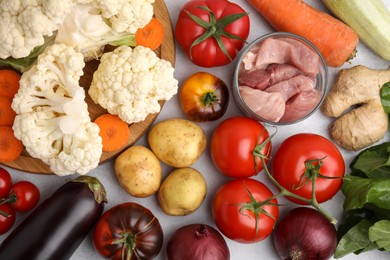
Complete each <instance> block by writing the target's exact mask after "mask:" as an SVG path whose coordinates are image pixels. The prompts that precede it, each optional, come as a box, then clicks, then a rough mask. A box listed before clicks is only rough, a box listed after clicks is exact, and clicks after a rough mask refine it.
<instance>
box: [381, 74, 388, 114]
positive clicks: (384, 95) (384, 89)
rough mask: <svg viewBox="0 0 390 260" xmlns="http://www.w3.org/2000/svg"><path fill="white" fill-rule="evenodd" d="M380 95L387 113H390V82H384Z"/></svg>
mask: <svg viewBox="0 0 390 260" xmlns="http://www.w3.org/2000/svg"><path fill="white" fill-rule="evenodd" d="M380 95H381V102H382V107H383V110H385V112H386V113H390V82H387V83H385V84H383V86H382V88H381V92H380Z"/></svg>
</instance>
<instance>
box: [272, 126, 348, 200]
mask: <svg viewBox="0 0 390 260" xmlns="http://www.w3.org/2000/svg"><path fill="white" fill-rule="evenodd" d="M316 159H322V160H321V162H322V165H321V166H320V168H319V173H320V174H322V175H324V176H328V177H337V178H332V179H326V178H323V177H317V178H316V187H315V196H316V198H317V201H318V202H319V203H322V202H324V201H327V200H329V199H331V198H332V197H333V196H334V195H335V194H336V193H337V191H338V190H339V189H340V187H341V184H342V177H343V176H344V170H345V164H344V159H343V156H342V155H341V153H340V151H339V150H338V148H337V147H336V145H334V144H333V143H332V142H331V141H330V140H328V139H327V138H325V137H323V136H321V135H317V134H310V133H300V134H296V135H293V136H290V137H289V138H287V139H286V140H284V141H283V143H282V144H281V145H280V147H279V149H278V151H276V154H275V156H274V157H273V160H272V168H271V174H272V176H273V177H274V178H275V180H276V181H277V182H278V183H279V184H280V185H281V186H282V187H284V188H285V189H287V190H289V191H290V192H292V193H295V194H297V195H300V196H301V197H304V198H307V199H310V198H311V196H312V181H309V182H308V183H306V184H305V180H307V178H306V176H305V177H303V175H304V174H305V171H306V169H307V168H306V164H305V163H307V162H309V161H310V160H316ZM311 165H313V164H311ZM315 165H317V164H316V163H314V166H315ZM308 173H309V171H308ZM307 177H308V176H307ZM302 178H303V179H302ZM301 180H303V181H301ZM300 184H305V185H304V186H302V185H300ZM300 186H301V187H300ZM287 199H289V200H290V201H293V202H295V203H298V204H306V203H305V202H303V201H301V200H297V199H294V198H291V197H287Z"/></svg>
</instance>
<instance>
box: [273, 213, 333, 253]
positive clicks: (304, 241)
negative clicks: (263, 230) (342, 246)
mask: <svg viewBox="0 0 390 260" xmlns="http://www.w3.org/2000/svg"><path fill="white" fill-rule="evenodd" d="M274 244H275V247H276V251H277V252H278V254H279V256H280V257H281V259H288V260H309V259H318V260H320V259H321V260H322V259H330V258H331V257H332V255H333V254H334V251H335V250H336V245H337V231H336V228H335V227H334V226H333V225H332V224H331V223H330V222H329V220H328V219H326V218H325V217H324V216H323V215H322V214H320V213H319V212H318V211H317V210H315V209H313V208H307V207H299V208H295V209H293V210H291V211H290V212H288V213H287V215H286V216H285V217H284V218H283V219H282V220H281V221H280V222H279V224H278V225H277V226H276V228H275V231H274Z"/></svg>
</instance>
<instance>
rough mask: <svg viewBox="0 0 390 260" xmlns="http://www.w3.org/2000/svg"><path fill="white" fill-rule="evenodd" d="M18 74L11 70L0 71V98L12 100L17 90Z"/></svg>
mask: <svg viewBox="0 0 390 260" xmlns="http://www.w3.org/2000/svg"><path fill="white" fill-rule="evenodd" d="M19 80H20V74H19V73H17V72H16V71H13V70H7V69H3V70H0V97H6V98H9V99H13V98H14V96H15V94H16V93H17V92H18V90H19V86H20V85H19Z"/></svg>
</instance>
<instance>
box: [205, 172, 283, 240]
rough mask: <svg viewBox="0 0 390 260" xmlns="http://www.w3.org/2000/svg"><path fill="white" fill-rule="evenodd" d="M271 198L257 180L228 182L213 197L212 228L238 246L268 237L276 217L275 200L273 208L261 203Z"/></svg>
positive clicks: (277, 208)
mask: <svg viewBox="0 0 390 260" xmlns="http://www.w3.org/2000/svg"><path fill="white" fill-rule="evenodd" d="M250 194H251V195H252V196H253V199H252V198H251V195H250ZM272 196H273V194H272V192H271V191H270V190H269V189H268V188H267V186H265V185H264V184H263V183H261V182H259V181H257V180H254V179H250V178H248V179H240V180H239V179H237V180H232V181H229V182H227V183H225V184H224V185H223V186H222V187H220V188H219V189H218V190H217V192H216V193H215V195H214V200H213V209H212V212H213V217H214V221H215V224H216V225H217V227H218V229H219V230H220V231H221V232H222V233H223V234H224V235H225V236H227V237H228V238H230V239H232V240H235V241H237V242H240V243H254V242H258V241H261V240H263V239H265V238H266V237H268V236H269V235H270V234H271V232H272V230H273V229H274V225H275V223H276V221H277V219H278V217H279V207H278V206H275V204H277V200H276V199H275V198H274V199H272V200H271V201H270V202H271V203H272V204H274V205H270V204H269V203H268V204H267V203H264V201H266V200H268V199H269V198H270V197H272ZM261 203H264V205H261ZM259 206H260V207H259ZM260 208H261V210H262V211H261V212H258V213H255V211H256V210H255V209H257V210H259V209H260ZM256 215H257V220H256Z"/></svg>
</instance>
